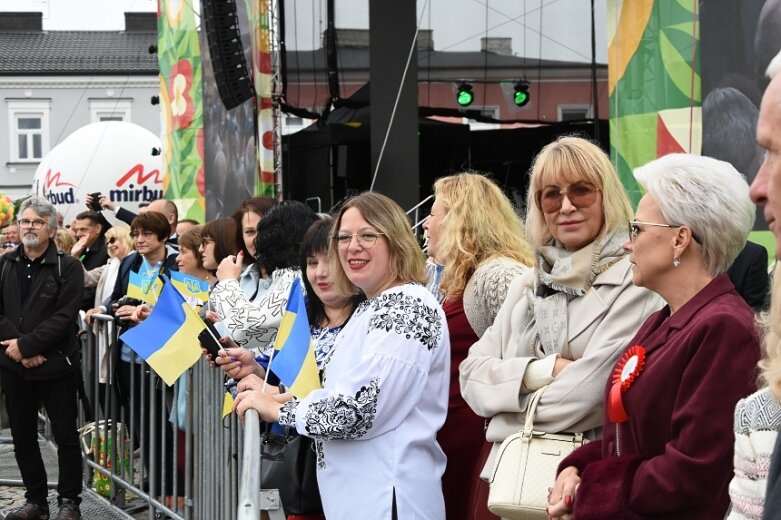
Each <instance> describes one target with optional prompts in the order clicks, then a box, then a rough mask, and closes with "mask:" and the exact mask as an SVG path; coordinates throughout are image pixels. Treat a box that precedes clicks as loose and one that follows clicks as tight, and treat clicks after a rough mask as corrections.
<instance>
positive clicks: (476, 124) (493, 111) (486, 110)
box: [462, 106, 502, 131]
mask: <svg viewBox="0 0 781 520" xmlns="http://www.w3.org/2000/svg"><path fill="white" fill-rule="evenodd" d="M470 109H473V110H475V109H476V110H480V113H481V114H482V115H483V116H485V117H492V118H494V119H499V118H500V113H499V107H497V106H488V107H474V108H472V107H470ZM462 121H463V124H465V125H469V129H470V130H472V131H480V130H497V129H499V128H501V127H502V125H501V124H499V123H483V122H482V121H475V120H474V119H469V118H466V117H465V118H463V119H462Z"/></svg>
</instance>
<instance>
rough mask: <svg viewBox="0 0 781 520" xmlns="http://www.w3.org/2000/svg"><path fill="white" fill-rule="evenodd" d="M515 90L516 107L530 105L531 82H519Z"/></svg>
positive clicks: (514, 101) (514, 100)
mask: <svg viewBox="0 0 781 520" xmlns="http://www.w3.org/2000/svg"><path fill="white" fill-rule="evenodd" d="M513 90H514V92H513V103H515V106H517V107H525V106H526V105H527V104H528V103H529V99H531V94H529V82H528V81H519V82H518V83H516V84H515V87H513Z"/></svg>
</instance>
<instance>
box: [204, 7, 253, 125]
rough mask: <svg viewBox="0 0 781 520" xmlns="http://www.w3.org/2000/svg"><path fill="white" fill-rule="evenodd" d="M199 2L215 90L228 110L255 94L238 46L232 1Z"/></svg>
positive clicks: (239, 39)
mask: <svg viewBox="0 0 781 520" xmlns="http://www.w3.org/2000/svg"><path fill="white" fill-rule="evenodd" d="M201 6H202V10H203V13H202V14H203V20H204V22H205V24H206V38H207V40H208V42H209V54H210V55H211V63H212V70H213V71H214V79H215V80H216V82H217V90H218V91H219V93H220V98H221V99H222V102H223V104H224V105H225V108H226V109H227V110H230V109H231V108H234V107H237V106H239V105H241V104H242V103H244V102H245V101H247V100H248V99H251V98H252V97H253V96H254V95H255V92H254V89H253V88H252V79H251V77H250V74H249V70H248V67H247V60H246V59H245V57H244V51H243V49H242V43H241V30H240V29H239V18H238V16H237V15H236V1H235V0H204V1H203V2H202V3H201Z"/></svg>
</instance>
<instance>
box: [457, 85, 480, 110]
mask: <svg viewBox="0 0 781 520" xmlns="http://www.w3.org/2000/svg"><path fill="white" fill-rule="evenodd" d="M474 100H475V93H474V92H472V85H470V84H469V83H461V84H460V85H458V92H456V103H458V104H459V105H460V106H462V107H468V106H469V105H471V104H472V101H474Z"/></svg>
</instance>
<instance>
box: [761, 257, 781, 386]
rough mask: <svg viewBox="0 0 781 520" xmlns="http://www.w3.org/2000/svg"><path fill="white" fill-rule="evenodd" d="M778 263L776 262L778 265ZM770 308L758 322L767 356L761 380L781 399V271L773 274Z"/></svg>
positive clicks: (763, 359)
mask: <svg viewBox="0 0 781 520" xmlns="http://www.w3.org/2000/svg"><path fill="white" fill-rule="evenodd" d="M777 266H778V264H776V267H777ZM770 295H771V296H770V310H769V311H767V312H764V313H762V314H761V315H760V317H759V319H758V323H759V326H760V330H761V331H762V332H763V333H764V339H763V340H762V346H763V348H764V350H765V356H764V357H763V358H762V359H761V360H760V361H759V369H760V370H761V376H760V381H761V382H763V383H765V384H767V385H768V386H769V387H770V389H771V390H772V391H773V394H775V396H776V398H777V399H779V400H781V273H779V272H776V273H775V276H773V288H772V290H771V292H770Z"/></svg>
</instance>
